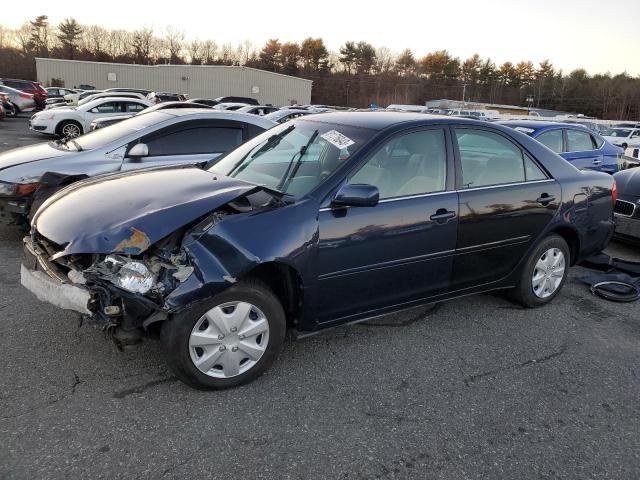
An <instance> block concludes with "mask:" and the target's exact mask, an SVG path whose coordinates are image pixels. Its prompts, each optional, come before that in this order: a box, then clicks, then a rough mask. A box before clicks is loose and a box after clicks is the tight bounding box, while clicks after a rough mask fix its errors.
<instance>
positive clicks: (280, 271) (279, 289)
mask: <svg viewBox="0 0 640 480" xmlns="http://www.w3.org/2000/svg"><path fill="white" fill-rule="evenodd" d="M242 278H243V279H244V278H254V279H257V280H260V281H261V282H262V283H264V284H265V285H267V286H268V287H269V288H271V290H272V291H273V293H274V294H275V295H276V297H278V300H279V301H280V303H281V304H282V308H283V309H284V311H285V315H286V317H287V327H294V326H295V325H296V323H297V321H298V319H299V317H300V311H301V309H302V297H303V293H302V279H301V278H300V275H299V274H298V272H297V271H296V270H295V269H294V268H292V267H290V266H289V265H286V264H284V263H279V262H269V263H264V264H262V265H258V266H257V267H256V268H254V269H253V270H251V271H250V272H248V273H247V274H246V275H243V277H242Z"/></svg>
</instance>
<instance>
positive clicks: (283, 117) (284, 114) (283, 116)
mask: <svg viewBox="0 0 640 480" xmlns="http://www.w3.org/2000/svg"><path fill="white" fill-rule="evenodd" d="M312 113H313V112H310V111H308V110H303V109H282V108H281V109H280V110H276V111H275V112H271V113H267V114H266V115H265V116H264V118H268V119H269V120H272V121H274V122H278V123H284V122H288V121H289V120H291V119H293V118H298V117H303V116H305V115H311V114H312Z"/></svg>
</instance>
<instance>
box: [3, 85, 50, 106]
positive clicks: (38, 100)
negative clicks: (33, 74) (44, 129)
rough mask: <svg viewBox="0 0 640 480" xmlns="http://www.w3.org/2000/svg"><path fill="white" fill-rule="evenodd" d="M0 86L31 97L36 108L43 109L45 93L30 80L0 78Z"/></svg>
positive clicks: (42, 88) (41, 87) (40, 86)
mask: <svg viewBox="0 0 640 480" xmlns="http://www.w3.org/2000/svg"><path fill="white" fill-rule="evenodd" d="M0 85H5V86H7V87H10V88H15V89H16V90H20V91H22V92H25V93H29V94H31V95H33V100H34V102H35V104H36V108H44V102H45V100H46V99H47V91H46V90H45V89H44V87H43V86H42V85H41V84H40V83H38V82H32V81H31V80H18V79H14V78H0Z"/></svg>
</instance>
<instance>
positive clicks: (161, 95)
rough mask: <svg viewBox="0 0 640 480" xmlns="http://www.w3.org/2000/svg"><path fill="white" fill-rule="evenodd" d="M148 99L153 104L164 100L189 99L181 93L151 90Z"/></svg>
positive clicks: (182, 100)
mask: <svg viewBox="0 0 640 480" xmlns="http://www.w3.org/2000/svg"><path fill="white" fill-rule="evenodd" d="M147 100H149V101H150V102H151V103H152V104H156V103H162V102H184V101H186V100H187V97H186V96H185V95H182V94H180V93H168V92H151V93H150V94H148V95H147Z"/></svg>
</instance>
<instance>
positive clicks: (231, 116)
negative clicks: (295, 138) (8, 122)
mask: <svg viewBox="0 0 640 480" xmlns="http://www.w3.org/2000/svg"><path fill="white" fill-rule="evenodd" d="M274 125H276V123H275V122H272V121H270V120H267V119H265V118H264V117H259V116H257V115H251V114H247V113H235V112H216V111H212V110H209V109H202V108H193V109H166V110H160V111H156V112H151V113H148V114H145V115H139V116H138V115H136V116H134V117H132V118H129V119H127V120H124V121H122V122H120V123H117V124H115V125H111V126H109V127H106V128H102V129H99V130H95V131H93V132H91V133H88V134H86V135H82V136H80V137H76V138H73V139H67V140H56V141H52V142H49V143H42V144H37V145H31V146H28V147H22V148H16V149H14V150H9V151H8V152H5V153H2V154H0V222H2V223H18V224H22V225H25V224H26V221H27V220H28V216H29V214H30V212H31V211H32V208H33V210H34V211H35V209H36V208H37V207H38V206H39V205H40V204H41V203H42V202H43V201H44V200H45V199H46V198H48V197H49V196H50V195H52V194H53V193H54V192H55V191H56V190H59V189H60V188H62V187H63V186H66V185H69V184H70V183H73V182H75V181H78V180H81V179H85V178H87V177H93V176H95V175H100V174H106V173H112V172H117V171H123V170H134V169H141V168H146V167H154V166H163V165H176V164H200V163H202V164H204V163H206V162H209V161H210V160H213V159H215V158H217V157H218V156H220V155H221V154H223V153H225V152H227V151H229V150H232V149H234V148H235V147H237V146H238V145H240V144H242V143H244V142H245V141H247V140H249V139H250V138H253V137H254V136H256V135H258V134H260V133H262V132H263V131H265V130H267V129H269V128H271V127H272V126H274Z"/></svg>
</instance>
